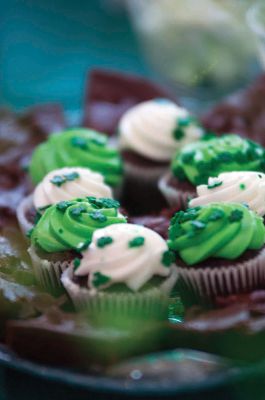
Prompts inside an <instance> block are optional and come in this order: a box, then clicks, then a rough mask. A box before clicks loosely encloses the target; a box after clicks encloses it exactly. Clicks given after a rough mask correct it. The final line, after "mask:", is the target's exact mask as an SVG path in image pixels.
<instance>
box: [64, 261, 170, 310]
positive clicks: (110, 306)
mask: <svg viewBox="0 0 265 400" xmlns="http://www.w3.org/2000/svg"><path fill="white" fill-rule="evenodd" d="M177 277H178V275H177V271H176V269H175V267H174V268H173V269H172V273H171V274H170V276H169V277H168V278H167V279H165V281H164V282H163V283H162V285H160V286H159V287H153V288H151V289H148V290H146V291H142V292H138V293H131V292H130V293H129V292H128V293H113V292H112V293H110V292H106V291H105V292H104V291H103V290H102V291H101V292H96V291H95V290H89V289H87V288H84V287H80V286H79V285H78V284H76V283H74V282H73V280H72V278H73V268H72V266H71V267H70V268H68V269H67V270H65V271H64V273H63V275H62V279H61V280H62V283H63V285H64V288H65V290H66V291H67V293H68V295H69V297H70V299H71V300H72V302H73V304H74V306H75V308H76V309H77V310H84V309H86V310H88V311H89V312H90V313H91V314H95V315H96V314H98V313H111V314H113V315H122V314H123V315H135V314H137V311H140V313H141V314H142V315H146V316H148V317H151V316H156V315H158V314H160V312H162V313H163V312H167V307H168V304H169V296H170V293H171V291H172V289H173V287H174V286H175V284H176V281H177Z"/></svg>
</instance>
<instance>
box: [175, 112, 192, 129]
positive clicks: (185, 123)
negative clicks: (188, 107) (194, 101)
mask: <svg viewBox="0 0 265 400" xmlns="http://www.w3.org/2000/svg"><path fill="white" fill-rule="evenodd" d="M191 121H192V118H191V117H190V116H189V115H187V116H186V117H180V118H179V119H178V125H179V126H181V127H182V126H189V125H190V123H191Z"/></svg>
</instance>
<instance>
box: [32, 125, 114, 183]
mask: <svg viewBox="0 0 265 400" xmlns="http://www.w3.org/2000/svg"><path fill="white" fill-rule="evenodd" d="M63 167H84V168H89V169H91V170H92V171H96V172H99V173H101V174H102V175H103V176H104V180H105V183H106V184H107V185H110V186H111V187H113V188H115V190H117V189H118V188H119V187H120V185H121V182H122V161H121V158H120V155H119V152H118V151H117V150H116V149H114V148H113V147H111V146H110V143H109V139H108V137H107V136H106V135H104V134H102V133H98V132H96V131H93V130H90V129H84V128H75V129H69V130H66V131H63V132H61V133H57V134H53V135H50V136H49V138H48V140H47V141H46V142H44V143H42V144H41V145H39V146H38V147H37V148H36V149H35V150H34V152H33V155H32V159H31V162H30V166H29V173H30V177H31V179H32V182H33V183H34V184H37V183H39V182H40V181H41V180H42V179H43V178H44V176H45V175H46V174H47V173H48V172H50V171H53V170H55V169H58V168H63Z"/></svg>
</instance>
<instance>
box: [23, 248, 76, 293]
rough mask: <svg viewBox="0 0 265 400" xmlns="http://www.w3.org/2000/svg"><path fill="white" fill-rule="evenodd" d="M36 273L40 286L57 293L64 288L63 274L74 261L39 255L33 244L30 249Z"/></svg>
mask: <svg viewBox="0 0 265 400" xmlns="http://www.w3.org/2000/svg"><path fill="white" fill-rule="evenodd" d="M28 252H29V255H30V258H31V261H32V266H33V270H34V274H35V276H36V279H37V281H38V283H39V284H40V286H41V287H42V288H43V289H45V290H47V291H48V292H52V293H57V292H61V291H62V290H64V288H63V285H62V282H61V276H62V273H63V272H64V271H65V270H66V269H67V268H68V267H69V266H70V265H71V262H72V261H69V260H66V261H49V260H45V259H42V258H40V257H39V256H38V254H37V252H36V249H35V248H34V247H33V246H31V247H30V248H29V249H28Z"/></svg>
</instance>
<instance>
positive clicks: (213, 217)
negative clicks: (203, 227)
mask: <svg viewBox="0 0 265 400" xmlns="http://www.w3.org/2000/svg"><path fill="white" fill-rule="evenodd" d="M224 215H225V212H224V210H213V211H212V212H211V214H210V215H209V217H208V221H217V220H218V219H221V218H223V217H224Z"/></svg>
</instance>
